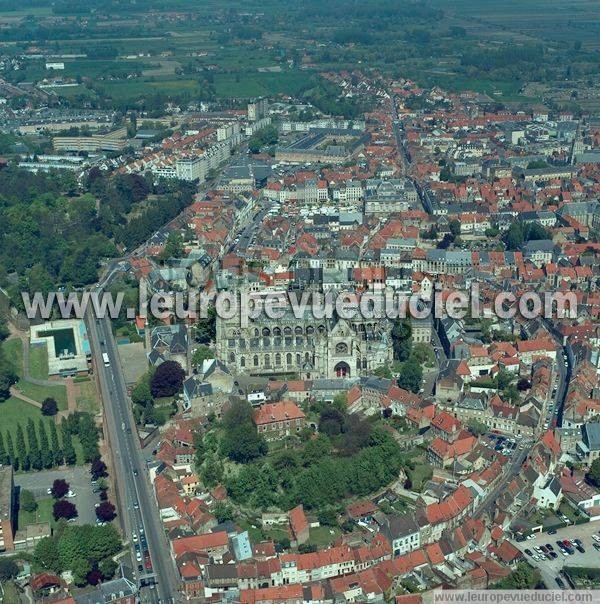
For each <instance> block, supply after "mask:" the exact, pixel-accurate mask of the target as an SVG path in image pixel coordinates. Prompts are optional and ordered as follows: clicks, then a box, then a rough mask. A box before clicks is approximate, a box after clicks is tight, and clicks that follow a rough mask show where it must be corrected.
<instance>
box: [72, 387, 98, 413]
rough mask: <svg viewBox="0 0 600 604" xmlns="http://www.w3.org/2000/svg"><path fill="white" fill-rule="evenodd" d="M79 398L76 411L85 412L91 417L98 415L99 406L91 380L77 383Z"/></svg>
mask: <svg viewBox="0 0 600 604" xmlns="http://www.w3.org/2000/svg"><path fill="white" fill-rule="evenodd" d="M77 388H78V389H79V396H78V397H77V409H78V410H79V411H87V412H88V413H91V414H92V415H95V414H96V413H98V411H99V409H100V406H99V404H98V395H97V393H96V385H95V384H94V382H92V381H91V380H86V381H80V382H77Z"/></svg>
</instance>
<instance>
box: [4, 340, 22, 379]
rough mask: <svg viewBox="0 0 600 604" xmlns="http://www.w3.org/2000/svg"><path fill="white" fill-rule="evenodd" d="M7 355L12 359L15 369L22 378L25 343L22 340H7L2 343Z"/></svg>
mask: <svg viewBox="0 0 600 604" xmlns="http://www.w3.org/2000/svg"><path fill="white" fill-rule="evenodd" d="M2 349H3V350H4V352H5V356H6V358H7V359H9V360H10V362H11V363H12V366H13V371H14V372H15V373H16V374H17V375H18V376H19V377H20V378H21V377H23V345H22V344H21V340H19V339H14V340H7V341H6V342H4V343H3V344H2Z"/></svg>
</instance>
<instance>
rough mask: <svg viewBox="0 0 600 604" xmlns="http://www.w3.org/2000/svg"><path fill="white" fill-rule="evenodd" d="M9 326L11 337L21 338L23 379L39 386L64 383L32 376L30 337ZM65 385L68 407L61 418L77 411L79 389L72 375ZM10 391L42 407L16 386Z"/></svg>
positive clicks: (19, 397) (60, 414) (17, 396)
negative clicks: (30, 368) (30, 369)
mask: <svg viewBox="0 0 600 604" xmlns="http://www.w3.org/2000/svg"><path fill="white" fill-rule="evenodd" d="M9 326H10V327H9V329H10V331H11V335H10V337H9V339H12V340H14V339H17V338H18V339H19V340H21V348H22V351H23V353H22V360H23V378H22V379H23V380H25V381H26V382H30V383H32V384H35V385H37V386H52V387H54V386H61V385H63V384H62V383H61V381H60V380H42V379H39V378H34V377H32V376H31V373H30V371H29V339H28V338H27V336H26V335H25V334H23V333H22V332H19V331H17V330H16V329H14V328H13V327H12V325H11V324H10V323H9ZM64 386H66V389H67V409H66V410H64V411H61V412H60V413H59V418H60V417H62V416H67V415H69V413H73V412H75V411H77V389H76V387H75V383H74V381H73V378H72V377H69V378H66V379H65V380H64ZM10 393H11V394H12V395H13V396H14V397H15V398H18V399H21V400H22V401H25V402H27V403H30V404H32V405H35V406H36V407H38V408H40V409H41V407H42V405H41V403H39V402H37V401H34V400H33V399H31V398H29V397H27V396H25V395H24V394H22V393H21V392H20V391H19V390H18V389H16V388H15V387H13V388H11V389H10Z"/></svg>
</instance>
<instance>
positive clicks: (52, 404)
mask: <svg viewBox="0 0 600 604" xmlns="http://www.w3.org/2000/svg"><path fill="white" fill-rule="evenodd" d="M57 413H58V403H57V402H56V401H55V400H54V399H53V398H52V397H48V398H45V399H44V400H43V401H42V414H43V415H56V414H57Z"/></svg>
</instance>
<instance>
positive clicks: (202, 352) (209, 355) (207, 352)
mask: <svg viewBox="0 0 600 604" xmlns="http://www.w3.org/2000/svg"><path fill="white" fill-rule="evenodd" d="M214 358H215V353H214V350H212V348H209V347H208V346H204V345H201V346H198V348H196V350H195V351H194V354H193V356H192V365H194V367H202V364H203V363H204V361H205V360H206V359H214Z"/></svg>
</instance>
